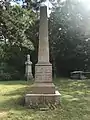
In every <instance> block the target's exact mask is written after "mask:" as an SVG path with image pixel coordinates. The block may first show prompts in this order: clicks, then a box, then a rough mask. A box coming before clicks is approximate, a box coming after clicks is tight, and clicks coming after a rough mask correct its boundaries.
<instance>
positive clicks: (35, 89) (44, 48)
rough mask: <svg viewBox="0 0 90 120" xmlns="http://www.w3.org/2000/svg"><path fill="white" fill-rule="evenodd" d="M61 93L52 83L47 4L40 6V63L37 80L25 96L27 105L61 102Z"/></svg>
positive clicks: (36, 67)
mask: <svg viewBox="0 0 90 120" xmlns="http://www.w3.org/2000/svg"><path fill="white" fill-rule="evenodd" d="M59 101H60V93H59V92H58V91H56V90H55V85H54V84H53V83H52V64H50V62H49V41H48V17H47V6H41V7H40V27H39V51H38V63H37V64H36V66H35V82H34V84H33V85H32V86H31V90H30V92H29V93H28V94H26V96H25V103H26V105H30V104H35V103H38V104H39V103H42V104H43V103H45V102H46V103H47V102H50V103H57V104H58V103H59Z"/></svg>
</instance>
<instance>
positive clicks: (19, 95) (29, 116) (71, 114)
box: [0, 79, 90, 120]
mask: <svg viewBox="0 0 90 120" xmlns="http://www.w3.org/2000/svg"><path fill="white" fill-rule="evenodd" d="M28 84H32V82H31V83H27V82H26V81H4V82H0V120H90V80H85V81H84V80H77V81H76V80H70V79H66V80H65V79H56V80H54V84H55V85H56V87H57V88H56V89H58V90H59V92H60V93H61V97H60V101H61V103H60V106H58V107H57V108H56V107H55V109H48V110H46V111H41V110H40V109H29V108H27V107H25V106H24V95H25V93H26V92H27V91H28V89H27V88H28Z"/></svg>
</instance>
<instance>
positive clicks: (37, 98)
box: [25, 91, 60, 107]
mask: <svg viewBox="0 0 90 120" xmlns="http://www.w3.org/2000/svg"><path fill="white" fill-rule="evenodd" d="M39 104H42V105H43V104H47V105H48V104H55V105H59V104H60V93H59V92H58V91H55V93H54V94H26V95H25V105H26V106H28V107H29V106H32V105H39Z"/></svg>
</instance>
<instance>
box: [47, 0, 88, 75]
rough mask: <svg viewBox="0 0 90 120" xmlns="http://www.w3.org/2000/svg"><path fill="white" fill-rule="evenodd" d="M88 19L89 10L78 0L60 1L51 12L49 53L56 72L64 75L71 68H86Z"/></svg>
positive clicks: (71, 69)
mask: <svg viewBox="0 0 90 120" xmlns="http://www.w3.org/2000/svg"><path fill="white" fill-rule="evenodd" d="M82 10H83V11H82ZM88 19H89V11H87V10H86V8H85V7H84V6H83V5H82V3H81V2H78V0H77V2H76V1H73V0H69V1H68V0H67V1H66V2H63V3H60V4H59V5H58V7H56V9H55V11H54V12H52V13H51V16H50V19H49V38H50V39H49V40H50V54H51V61H52V62H53V65H54V66H53V67H54V70H55V71H54V72H56V74H58V75H64V76H65V75H69V73H70V71H73V70H87V66H88V63H87V61H86V59H87V56H88V55H89V54H88V55H87V51H88V50H87V44H89V42H86V39H87V38H88V37H89V36H87V35H86V32H87V29H85V28H86V27H85V21H87V22H88ZM88 52H89V51H88ZM56 70H57V71H56Z"/></svg>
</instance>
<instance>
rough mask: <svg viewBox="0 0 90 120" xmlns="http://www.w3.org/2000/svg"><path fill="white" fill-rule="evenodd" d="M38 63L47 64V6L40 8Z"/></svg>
mask: <svg viewBox="0 0 90 120" xmlns="http://www.w3.org/2000/svg"><path fill="white" fill-rule="evenodd" d="M38 62H43V63H44V62H49V43H48V18H47V6H41V7H40V27H39V54H38Z"/></svg>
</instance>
